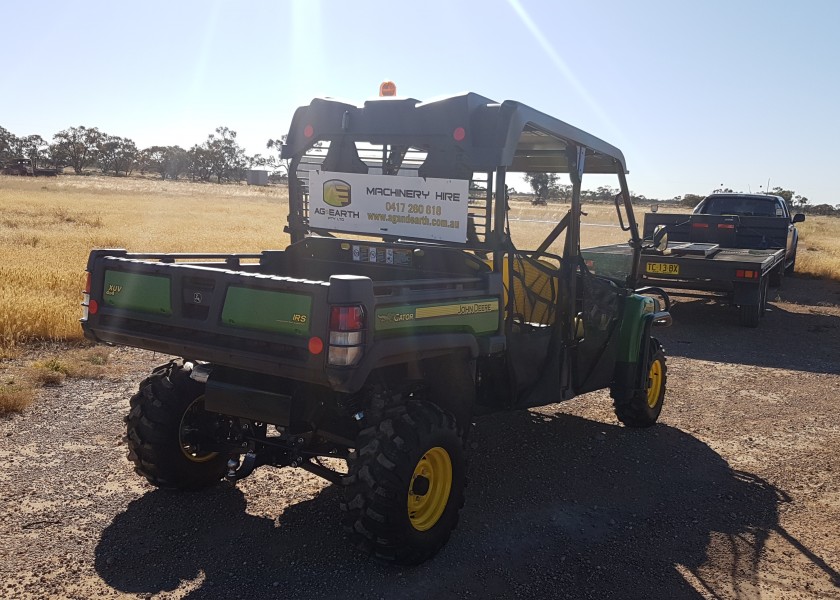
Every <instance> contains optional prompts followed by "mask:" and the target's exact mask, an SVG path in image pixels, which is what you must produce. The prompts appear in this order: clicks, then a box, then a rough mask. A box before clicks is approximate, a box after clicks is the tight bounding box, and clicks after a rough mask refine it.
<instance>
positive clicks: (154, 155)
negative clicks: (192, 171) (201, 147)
mask: <svg viewBox="0 0 840 600" xmlns="http://www.w3.org/2000/svg"><path fill="white" fill-rule="evenodd" d="M190 161H191V159H190V155H189V153H188V152H187V151H186V150H184V149H183V148H181V147H180V146H152V147H150V148H146V149H145V150H143V151H142V152H141V153H140V163H141V164H142V168H143V169H144V170H148V171H154V172H155V173H158V174H159V175H160V177H161V179H172V180H173V181H174V180H176V179H178V177H180V176H181V175H183V174H184V173H186V172H187V171H188V170H189V167H190Z"/></svg>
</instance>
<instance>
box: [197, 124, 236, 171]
mask: <svg viewBox="0 0 840 600" xmlns="http://www.w3.org/2000/svg"><path fill="white" fill-rule="evenodd" d="M203 148H204V150H205V151H206V158H207V160H208V162H209V166H210V171H211V173H212V175H215V176H216V181H217V183H222V181H242V179H243V178H244V176H245V165H246V159H245V152H244V151H243V150H242V148H240V147H239V144H237V143H236V132H235V131H233V130H232V129H229V128H228V127H217V128H216V132H215V133H211V134H210V135H209V136H207V141H205V142H204V146H203Z"/></svg>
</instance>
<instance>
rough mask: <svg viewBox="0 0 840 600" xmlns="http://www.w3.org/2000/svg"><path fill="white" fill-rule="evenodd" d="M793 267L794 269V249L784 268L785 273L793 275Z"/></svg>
mask: <svg viewBox="0 0 840 600" xmlns="http://www.w3.org/2000/svg"><path fill="white" fill-rule="evenodd" d="M794 269H796V250H794V251H793V257H792V258H791V259H790V264H789V265H788V266H787V268H785V273H786V274H788V275H793V270H794Z"/></svg>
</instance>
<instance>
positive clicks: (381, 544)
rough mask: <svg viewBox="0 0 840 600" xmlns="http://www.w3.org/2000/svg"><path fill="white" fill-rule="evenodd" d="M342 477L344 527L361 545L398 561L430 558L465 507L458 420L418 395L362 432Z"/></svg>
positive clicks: (406, 563) (385, 414)
mask: <svg viewBox="0 0 840 600" xmlns="http://www.w3.org/2000/svg"><path fill="white" fill-rule="evenodd" d="M347 462H348V467H349V470H348V475H347V477H346V478H345V480H344V483H345V494H344V496H345V498H344V502H342V505H341V508H342V510H343V511H344V512H345V517H344V526H345V529H346V530H347V531H348V533H349V534H350V535H351V536H352V538H353V539H354V541H355V542H356V543H357V545H358V546H359V547H360V548H362V549H363V550H364V551H366V552H368V553H373V554H375V555H376V556H377V557H379V558H381V559H383V560H385V561H388V562H393V563H396V564H403V565H410V564H418V563H421V562H423V561H424V560H427V559H428V558H431V557H432V556H434V554H435V553H437V551H438V550H440V548H441V547H442V546H443V545H444V544H445V543H446V541H447V540H448V539H449V535H450V533H451V532H452V530H453V529H454V528H455V527H456V526H457V524H458V511H459V510H460V509H461V507H462V506H463V504H464V486H465V482H466V464H465V458H464V451H463V447H462V439H461V436H459V435H458V428H457V426H456V423H455V418H454V417H453V416H452V415H451V414H450V413H447V412H445V411H443V410H441V409H439V408H438V407H437V406H435V405H433V404H431V403H429V402H425V401H418V400H414V399H410V400H407V401H406V402H405V403H400V404H397V405H395V406H391V407H388V408H386V409H384V411H383V413H382V418H381V420H380V421H379V422H378V423H376V424H374V425H373V426H371V427H368V428H367V429H364V430H362V431H361V432H360V434H359V438H358V440H357V448H356V449H355V450H354V451H353V452H352V453H351V454H350V456H349V458H348V461H347Z"/></svg>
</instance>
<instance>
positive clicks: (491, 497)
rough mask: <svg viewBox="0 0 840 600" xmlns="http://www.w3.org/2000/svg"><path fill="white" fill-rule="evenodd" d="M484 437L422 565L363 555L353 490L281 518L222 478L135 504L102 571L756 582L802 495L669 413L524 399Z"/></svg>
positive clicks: (117, 579)
mask: <svg viewBox="0 0 840 600" xmlns="http://www.w3.org/2000/svg"><path fill="white" fill-rule="evenodd" d="M472 445H473V447H474V449H473V451H472V452H471V467H470V486H469V489H468V494H467V505H466V506H465V508H464V510H463V511H462V515H461V524H460V527H459V529H458V530H457V531H456V532H455V534H454V535H453V537H452V539H451V540H450V542H449V544H448V545H447V546H446V547H445V548H444V549H443V550H442V551H441V552H440V554H438V556H437V557H435V558H434V559H432V560H431V561H429V562H427V563H425V564H423V565H420V566H419V567H415V568H396V567H389V566H384V565H381V564H379V563H378V562H376V561H375V560H372V559H368V558H367V557H364V556H360V555H358V554H357V553H356V552H355V551H354V550H353V549H352V547H351V546H350V544H349V542H348V541H347V540H346V539H344V536H343V534H342V533H341V530H340V528H339V525H338V522H339V520H340V511H339V507H338V497H339V494H340V489H339V488H338V486H330V487H328V488H325V489H324V490H323V491H322V492H321V493H320V494H319V495H318V496H317V497H315V498H314V499H312V500H308V501H304V502H300V503H298V504H295V505H292V506H289V507H288V508H286V509H285V510H284V511H282V512H280V513H279V514H278V516H277V518H275V519H271V518H266V517H260V516H254V515H251V514H248V512H247V511H246V508H247V498H246V497H245V496H244V495H243V494H242V492H240V491H239V490H236V489H226V488H223V487H221V486H220V487H217V488H214V489H211V490H208V491H206V492H202V493H191V494H175V493H168V492H164V491H153V492H150V493H147V494H145V495H144V496H142V497H140V498H138V499H137V500H135V501H133V502H131V503H130V505H129V506H128V508H127V509H126V511H125V512H123V513H121V514H119V515H117V516H116V517H115V518H114V520H113V522H112V523H111V524H110V525H109V526H108V527H107V528H106V529H105V531H104V532H103V533H102V536H101V539H100V540H99V543H98V545H97V547H96V551H95V552H96V556H95V566H96V570H97V572H98V573H99V574H100V576H101V577H102V578H103V580H104V581H105V582H106V583H107V584H108V585H110V586H112V587H113V588H115V589H116V590H119V591H121V592H133V593H143V594H154V593H158V592H162V591H170V590H174V589H176V588H177V587H178V586H179V585H180V584H181V582H182V581H185V580H197V579H199V578H200V577H201V576H202V574H203V576H204V580H203V581H202V582H200V584H199V585H198V588H197V589H195V590H193V591H192V592H191V594H190V595H188V596H187V597H190V598H237V597H264V596H268V595H271V596H282V597H284V598H297V597H307V598H367V597H372V598H432V597H434V598H462V597H481V598H513V597H528V598H549V597H550V598H589V597H591V598H604V597H622V598H701V597H703V596H702V595H701V594H700V593H699V592H698V591H696V590H697V589H705V590H706V593H707V594H708V593H711V594H712V595H717V596H718V597H719V596H720V595H721V594H722V595H724V596H727V597H740V596H751V595H753V594H754V593H756V591H757V577H758V575H757V574H758V568H759V562H760V560H761V557H762V549H763V547H764V543H765V540H766V539H767V537H768V535H769V534H770V533H771V532H772V531H774V530H778V525H779V521H778V510H777V508H778V505H779V504H780V503H782V502H785V501H787V498H786V496H785V495H784V493H783V492H781V491H780V490H777V489H775V488H774V487H773V486H771V485H770V484H768V483H767V482H766V481H763V480H761V479H759V478H758V477H756V476H754V475H751V474H749V473H743V472H737V471H733V470H731V469H730V468H729V466H728V464H727V463H726V462H725V461H724V460H723V459H722V458H721V457H720V456H719V455H718V454H717V453H715V452H714V451H713V450H712V449H710V448H709V447H708V446H707V445H706V444H704V443H702V442H700V441H699V440H697V439H696V438H694V437H692V436H690V435H687V434H686V433H684V432H682V431H680V430H678V429H674V428H672V427H668V426H665V425H662V424H660V425H657V426H655V427H653V428H651V429H647V430H642V431H639V430H631V429H627V428H623V427H619V426H615V425H609V424H605V423H599V422H595V421H590V420H586V419H582V418H579V417H575V416H570V415H563V414H561V415H559V416H554V415H548V414H544V413H540V412H525V411H521V412H516V413H509V414H505V415H493V416H488V417H483V418H482V419H480V422H479V423H478V426H477V427H476V428H475V434H474V438H473V442H472ZM270 492H271V490H261V491H260V493H270ZM278 512H279V511H278ZM710 548H713V552H712V553H711V554H710ZM799 549H800V552H801V553H802V554H803V555H805V556H806V557H808V558H809V559H811V560H812V562H814V564H817V565H818V566H819V565H820V563H819V560H818V559H817V558H816V557H813V556H812V555H810V553H809V551H808V549H807V548H805V547H804V546H800V547H799ZM710 565H711V566H710ZM822 565H823V566H822V567H821V568H823V570H826V569H827V567H825V565H824V563H822ZM829 576H830V577H833V578H837V577H838V575H837V573H834V572H832V573H829Z"/></svg>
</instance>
